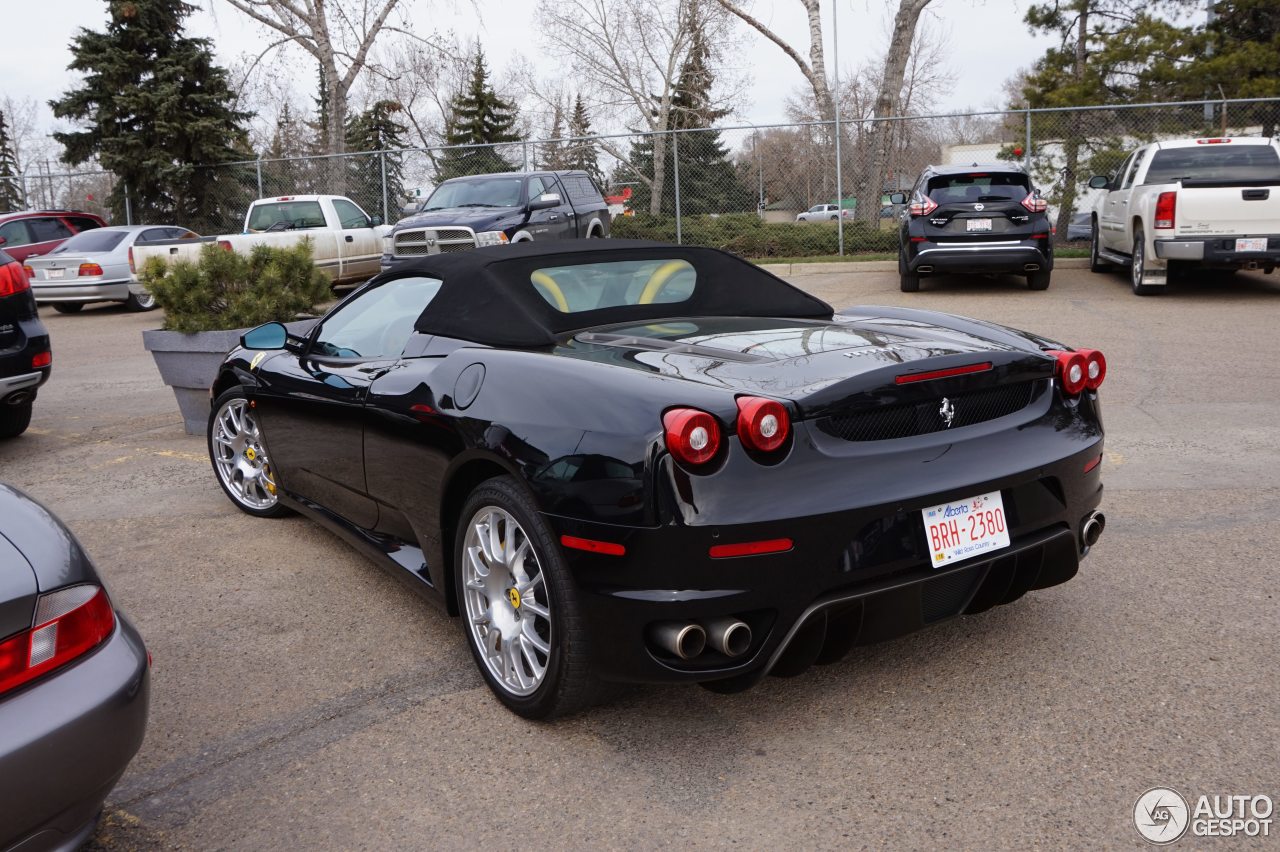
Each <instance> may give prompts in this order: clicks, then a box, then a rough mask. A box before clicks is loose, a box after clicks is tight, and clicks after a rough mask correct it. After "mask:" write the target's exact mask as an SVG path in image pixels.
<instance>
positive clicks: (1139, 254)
mask: <svg viewBox="0 0 1280 852" xmlns="http://www.w3.org/2000/svg"><path fill="white" fill-rule="evenodd" d="M1146 270H1147V249H1146V235H1145V234H1143V233H1142V229H1141V228H1137V229H1136V230H1134V232H1133V263H1132V264H1130V265H1129V280H1130V282H1131V283H1132V284H1133V293H1134V295H1135V296H1154V295H1156V294H1157V293H1159V292H1160V291H1161V290H1162V289H1164V288H1162V287H1155V286H1153V285H1151V284H1143V283H1142V276H1143V274H1144V273H1145V272H1146Z"/></svg>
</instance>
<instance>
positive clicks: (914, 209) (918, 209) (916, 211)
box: [907, 195, 938, 216]
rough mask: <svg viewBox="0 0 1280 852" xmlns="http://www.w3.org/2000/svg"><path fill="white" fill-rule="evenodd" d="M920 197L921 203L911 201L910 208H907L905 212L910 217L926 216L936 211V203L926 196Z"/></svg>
mask: <svg viewBox="0 0 1280 852" xmlns="http://www.w3.org/2000/svg"><path fill="white" fill-rule="evenodd" d="M921 197H922V199H923V200H922V201H913V202H911V206H910V207H908V208H907V212H908V213H909V214H911V215H912V216H928V215H929V214H930V213H932V212H933V211H935V210H937V209H938V202H936V201H934V200H933V199H932V198H930V197H929V196H927V195H925V196H921Z"/></svg>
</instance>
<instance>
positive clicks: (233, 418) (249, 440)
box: [209, 397, 277, 510]
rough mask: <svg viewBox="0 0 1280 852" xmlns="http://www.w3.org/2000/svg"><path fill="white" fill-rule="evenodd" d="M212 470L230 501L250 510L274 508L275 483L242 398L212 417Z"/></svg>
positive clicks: (264, 447) (255, 422)
mask: <svg viewBox="0 0 1280 852" xmlns="http://www.w3.org/2000/svg"><path fill="white" fill-rule="evenodd" d="M209 438H210V440H209V451H210V453H211V454H212V455H213V466H214V469H215V470H216V471H217V472H218V478H219V479H221V480H222V484H223V486H224V487H225V488H226V490H227V493H229V494H230V495H231V496H232V498H233V499H235V500H236V501H237V502H239V503H240V504H241V505H242V506H245V507H247V508H250V509H258V510H263V509H270V508H272V507H273V506H275V505H276V500H277V496H276V490H277V489H276V481H275V475H274V473H273V472H272V470H271V459H270V457H269V456H268V455H267V444H266V441H264V440H263V438H262V432H261V430H260V429H259V428H258V420H257V418H256V417H255V416H254V414H253V411H252V410H251V409H250V407H249V401H248V400H246V399H245V398H244V397H232V398H231V399H228V400H227V401H226V402H224V403H223V404H222V406H221V407H220V408H219V409H218V411H217V413H216V414H215V415H214V419H213V423H212V432H211V434H210V436H209Z"/></svg>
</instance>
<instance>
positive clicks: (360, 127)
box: [346, 100, 408, 213]
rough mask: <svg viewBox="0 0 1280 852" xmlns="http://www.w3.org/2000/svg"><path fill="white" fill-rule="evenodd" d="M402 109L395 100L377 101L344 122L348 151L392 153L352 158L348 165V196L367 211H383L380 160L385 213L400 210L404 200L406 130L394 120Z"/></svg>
mask: <svg viewBox="0 0 1280 852" xmlns="http://www.w3.org/2000/svg"><path fill="white" fill-rule="evenodd" d="M403 109H404V107H402V106H401V105H400V104H399V103H398V102H396V101H389V100H384V101H378V102H377V103H375V104H374V105H373V106H371V107H369V108H368V109H367V110H365V111H364V112H362V113H360V114H359V115H357V116H355V117H354V118H352V119H350V120H349V121H348V122H347V140H346V141H347V150H348V151H394V152H395V153H388V154H372V153H371V154H368V155H365V156H352V157H348V158H347V159H346V162H347V195H348V196H350V198H351V199H352V200H353V201H355V202H356V203H357V204H359V205H360V206H361V207H363V208H364V209H365V211H366V212H370V213H372V212H373V211H377V212H378V213H381V212H382V186H383V184H382V175H383V158H385V159H386V177H387V180H386V189H387V205H388V211H390V210H399V209H400V203H401V201H402V200H403V199H404V155H403V154H402V153H400V149H401V148H404V147H405V145H406V144H407V143H406V142H405V138H404V135H405V133H407V132H408V128H407V127H405V126H404V125H403V124H400V123H399V122H398V121H396V119H395V114H396V113H398V112H401V111H402V110H403Z"/></svg>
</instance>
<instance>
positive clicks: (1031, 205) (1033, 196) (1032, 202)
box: [1022, 192, 1049, 213]
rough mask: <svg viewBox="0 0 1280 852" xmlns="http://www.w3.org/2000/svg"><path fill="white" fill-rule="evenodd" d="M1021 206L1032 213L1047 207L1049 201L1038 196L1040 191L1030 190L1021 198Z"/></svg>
mask: <svg viewBox="0 0 1280 852" xmlns="http://www.w3.org/2000/svg"><path fill="white" fill-rule="evenodd" d="M1022 206H1023V207H1025V208H1027V209H1028V210H1030V211H1031V212H1032V213H1043V212H1044V211H1046V210H1048V209H1049V202H1047V201H1045V200H1044V199H1043V198H1041V197H1040V193H1038V192H1032V193H1029V194H1028V195H1027V197H1026V198H1024V199H1022Z"/></svg>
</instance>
